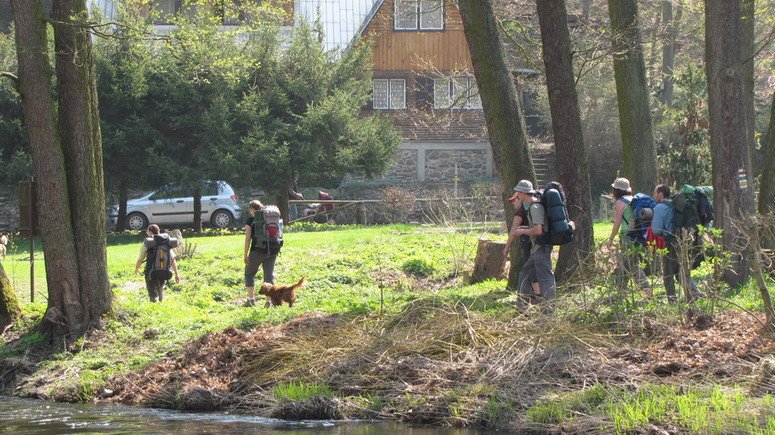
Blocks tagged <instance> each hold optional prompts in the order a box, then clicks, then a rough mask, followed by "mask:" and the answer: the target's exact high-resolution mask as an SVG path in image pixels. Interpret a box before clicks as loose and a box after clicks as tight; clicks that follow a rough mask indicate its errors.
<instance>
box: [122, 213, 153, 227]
mask: <svg viewBox="0 0 775 435" xmlns="http://www.w3.org/2000/svg"><path fill="white" fill-rule="evenodd" d="M126 227H127V228H129V229H130V230H135V231H142V230H144V229H146V228H148V219H147V218H146V217H145V216H144V215H143V214H142V213H129V215H128V216H127V217H126Z"/></svg>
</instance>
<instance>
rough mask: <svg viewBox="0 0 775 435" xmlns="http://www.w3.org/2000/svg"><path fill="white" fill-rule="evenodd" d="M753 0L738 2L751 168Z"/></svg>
mask: <svg viewBox="0 0 775 435" xmlns="http://www.w3.org/2000/svg"><path fill="white" fill-rule="evenodd" d="M754 3H755V0H740V25H741V32H740V48H739V49H740V50H741V52H742V53H741V57H740V62H742V73H743V94H742V98H743V110H744V111H745V144H746V147H747V148H748V159H749V160H750V161H751V165H752V168H753V156H754V155H755V149H756V125H755V121H756V108H755V102H754V85H755V83H754V56H755V51H756V50H755V45H756V41H755V38H756V37H755V34H754V23H755V20H754V11H755V9H756V7H755V4H754Z"/></svg>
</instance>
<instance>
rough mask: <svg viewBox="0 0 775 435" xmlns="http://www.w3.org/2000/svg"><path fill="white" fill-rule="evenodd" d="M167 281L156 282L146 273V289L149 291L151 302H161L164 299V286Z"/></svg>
mask: <svg viewBox="0 0 775 435" xmlns="http://www.w3.org/2000/svg"><path fill="white" fill-rule="evenodd" d="M165 283H166V281H156V280H153V279H151V278H150V277H149V276H148V272H146V273H145V288H146V289H147V290H148V298H149V299H150V300H151V302H161V300H162V299H164V284H165Z"/></svg>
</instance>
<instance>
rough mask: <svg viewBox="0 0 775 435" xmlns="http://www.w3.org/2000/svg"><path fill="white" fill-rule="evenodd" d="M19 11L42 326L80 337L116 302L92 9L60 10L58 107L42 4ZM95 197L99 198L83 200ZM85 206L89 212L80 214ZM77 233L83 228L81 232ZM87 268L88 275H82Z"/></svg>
mask: <svg viewBox="0 0 775 435" xmlns="http://www.w3.org/2000/svg"><path fill="white" fill-rule="evenodd" d="M12 6H13V10H14V20H15V31H16V47H17V57H18V64H19V92H20V93H21V96H22V106H23V111H24V120H25V123H26V127H27V134H28V139H29V147H30V154H31V156H32V163H33V167H34V169H35V175H36V177H37V185H36V186H37V188H36V193H37V198H38V209H39V213H40V215H39V216H40V226H41V235H42V236H43V239H44V241H45V248H44V250H45V255H46V280H47V284H48V293H49V297H48V308H47V310H46V314H45V316H44V322H43V328H44V330H45V331H46V332H47V333H50V334H53V335H65V334H71V333H78V332H81V331H83V330H85V329H86V328H88V327H89V326H91V325H92V324H94V323H95V322H97V321H98V320H99V318H100V316H101V315H102V314H104V313H105V312H106V311H107V310H108V309H110V304H111V292H110V287H109V285H108V280H107V268H106V263H105V261H104V256H105V224H104V219H105V205H104V197H103V196H101V192H102V171H101V164H102V155H101V151H100V141H99V118H98V113H97V110H96V102H95V101H92V100H93V98H94V95H93V91H94V82H93V79H94V76H93V73H89V72H87V71H85V70H84V69H90V68H92V67H91V44H90V42H89V37H88V34H86V33H85V32H86V30H85V29H84V28H83V26H82V25H81V23H79V22H78V20H82V19H84V18H85V14H86V6H85V3H84V1H83V0H80V1H76V2H73V1H67V0H63V1H60V2H58V4H57V8H58V12H56V13H55V15H56V17H57V18H58V19H57V20H56V25H55V28H56V30H55V40H56V46H57V48H58V50H57V55H56V56H57V73H58V74H60V75H61V77H57V78H58V89H59V94H60V95H59V103H58V104H57V103H55V101H54V97H53V95H54V92H53V89H52V86H51V68H50V65H49V58H48V46H47V36H46V33H47V31H46V23H45V21H44V19H45V18H44V15H43V10H42V7H41V4H40V2H35V1H26V0H13V2H12ZM74 33H79V34H78V35H75V34H74ZM60 57H61V59H60ZM89 93H92V94H91V95H89ZM66 112H72V113H66ZM88 195H96V198H85V197H84V196H88ZM78 207H83V209H78V210H75V209H76V208H78ZM100 225H101V226H100ZM74 227H79V228H78V231H77V232H76V231H75V230H74ZM76 241H77V242H78V243H79V245H78V249H76ZM87 251H96V252H87ZM100 258H102V260H100ZM82 265H83V266H82ZM82 267H83V268H84V269H87V270H84V271H81V268H82Z"/></svg>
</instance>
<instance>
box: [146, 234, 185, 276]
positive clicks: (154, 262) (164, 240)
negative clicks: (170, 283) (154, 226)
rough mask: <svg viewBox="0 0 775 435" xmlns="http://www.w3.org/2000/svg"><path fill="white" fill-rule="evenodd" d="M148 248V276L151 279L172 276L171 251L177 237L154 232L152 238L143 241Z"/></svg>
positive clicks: (175, 244) (176, 242)
mask: <svg viewBox="0 0 775 435" xmlns="http://www.w3.org/2000/svg"><path fill="white" fill-rule="evenodd" d="M143 243H144V244H145V247H146V248H147V249H148V254H147V257H146V261H148V262H149V264H150V266H149V267H148V268H147V269H146V270H148V277H149V278H151V279H152V280H153V281H167V280H169V279H171V278H172V270H170V267H171V266H172V253H171V252H170V251H171V250H172V249H173V248H177V246H178V239H174V238H171V237H169V236H167V235H166V234H156V235H154V236H153V237H152V238H147V239H145V241H144V242H143Z"/></svg>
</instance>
